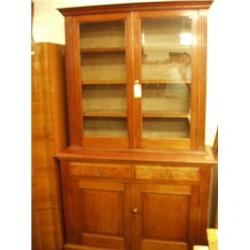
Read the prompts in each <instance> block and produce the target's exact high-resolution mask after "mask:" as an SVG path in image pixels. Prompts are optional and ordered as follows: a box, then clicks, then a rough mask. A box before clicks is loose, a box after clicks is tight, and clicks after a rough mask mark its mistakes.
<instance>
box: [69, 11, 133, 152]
mask: <svg viewBox="0 0 250 250" xmlns="http://www.w3.org/2000/svg"><path fill="white" fill-rule="evenodd" d="M75 23H76V24H75V29H76V30H77V31H76V34H75V37H76V39H75V44H76V49H75V57H76V60H75V61H74V63H76V62H78V64H77V66H78V67H76V68H75V69H74V70H75V71H77V72H75V73H74V78H72V80H71V81H72V83H71V85H72V86H73V89H69V91H70V92H71V93H72V95H73V92H74V91H75V96H74V98H73V99H72V104H71V102H69V106H71V105H72V111H71V110H70V111H69V117H70V119H71V120H72V119H74V115H75V114H76V113H75V112H78V114H77V115H78V118H77V121H74V122H72V126H73V127H77V131H78V132H79V133H80V134H79V135H78V136H80V138H81V140H82V141H80V144H82V145H83V146H84V147H113V148H114V147H128V146H129V143H130V141H131V138H130V137H129V135H130V134H131V125H130V124H132V122H131V119H132V113H131V110H132V109H131V108H130V107H129V106H130V105H131V104H130V102H131V101H130V99H129V98H131V97H130V96H131V95H130V94H129V92H130V91H131V90H130V85H131V84H129V82H130V78H131V73H129V68H128V67H129V62H128V60H129V58H130V57H131V55H130V53H131V52H130V46H131V44H129V39H130V36H131V35H130V34H129V32H128V31H129V30H130V25H131V24H130V20H129V15H128V14H102V15H101V14H100V15H90V16H88V15H86V16H79V17H77V18H76V19H75ZM72 39H73V38H72ZM131 86H132V85H131ZM75 97H77V99H76V100H75ZM76 102H77V105H75V104H76ZM70 109H71V108H70ZM77 109H78V111H77ZM75 123H77V124H78V126H76V124H75ZM72 133H74V131H72Z"/></svg>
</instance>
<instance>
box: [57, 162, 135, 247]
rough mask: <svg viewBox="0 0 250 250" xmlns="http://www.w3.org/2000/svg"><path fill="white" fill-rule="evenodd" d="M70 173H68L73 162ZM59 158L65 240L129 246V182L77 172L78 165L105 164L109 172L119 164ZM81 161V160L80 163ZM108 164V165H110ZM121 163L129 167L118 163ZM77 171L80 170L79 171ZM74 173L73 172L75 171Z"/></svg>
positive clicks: (89, 244) (95, 244) (96, 245)
mask: <svg viewBox="0 0 250 250" xmlns="http://www.w3.org/2000/svg"><path fill="white" fill-rule="evenodd" d="M74 164H76V169H73V175H72V173H70V170H71V168H72V165H73V167H74ZM77 164H78V163H76V162H71V163H70V162H62V163H61V170H62V177H63V178H62V180H63V183H62V184H63V195H64V199H63V201H64V215H65V225H66V242H67V243H70V244H76V245H80V244H81V245H83V246H85V247H88V246H92V247H93V248H96V247H97V248H98V247H100V248H102V247H104V246H106V247H107V248H111V249H114V246H116V247H117V249H125V248H126V249H129V247H130V230H131V218H130V216H131V215H130V209H131V208H130V207H131V205H130V199H131V191H130V189H131V187H130V184H126V183H123V182H122V181H113V180H112V181H111V180H107V179H106V180H105V179H103V178H102V177H101V176H100V177H99V176H97V177H95V178H91V179H90V178H89V176H87V177H85V176H82V175H79V173H81V169H80V168H81V167H83V168H84V167H85V166H87V168H88V167H90V166H91V164H93V165H92V166H93V167H95V166H98V167H101V166H104V169H105V167H108V170H109V171H110V172H109V173H110V174H111V176H114V174H112V167H113V169H114V172H115V173H116V170H117V167H118V166H119V165H118V164H111V163H110V164H109V163H104V164H103V165H102V164H101V163H91V164H90V163H86V162H85V163H84V162H81V163H79V164H80V165H77ZM81 164H83V165H82V166H81ZM109 167H111V168H110V169H109ZM120 167H124V169H126V167H128V165H127V166H126V165H125V164H124V165H123V164H121V166H120ZM79 171H80V172H79ZM75 174H76V175H75Z"/></svg>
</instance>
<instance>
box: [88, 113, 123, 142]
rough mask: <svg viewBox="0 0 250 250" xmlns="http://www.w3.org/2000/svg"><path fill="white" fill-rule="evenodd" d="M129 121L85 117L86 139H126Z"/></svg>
mask: <svg viewBox="0 0 250 250" xmlns="http://www.w3.org/2000/svg"><path fill="white" fill-rule="evenodd" d="M126 130H127V121H126V119H124V118H109V117H108V118H103V117H85V119H84V136H85V137H126V136H127V131H126Z"/></svg>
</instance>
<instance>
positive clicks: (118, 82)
mask: <svg viewBox="0 0 250 250" xmlns="http://www.w3.org/2000/svg"><path fill="white" fill-rule="evenodd" d="M81 84H82V85H108V84H113V85H123V84H126V82H125V81H124V80H83V81H81Z"/></svg>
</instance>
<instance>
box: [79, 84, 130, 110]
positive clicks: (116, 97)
mask: <svg viewBox="0 0 250 250" xmlns="http://www.w3.org/2000/svg"><path fill="white" fill-rule="evenodd" d="M82 96H83V99H82V106H83V109H82V110H83V113H84V112H88V111H97V112H98V111H99V112H100V111H103V112H105V111H124V112H125V111H126V109H127V97H126V87H125V85H123V86H120V85H119V86H116V85H115V86H114V85H95V86H84V87H83V88H82Z"/></svg>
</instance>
